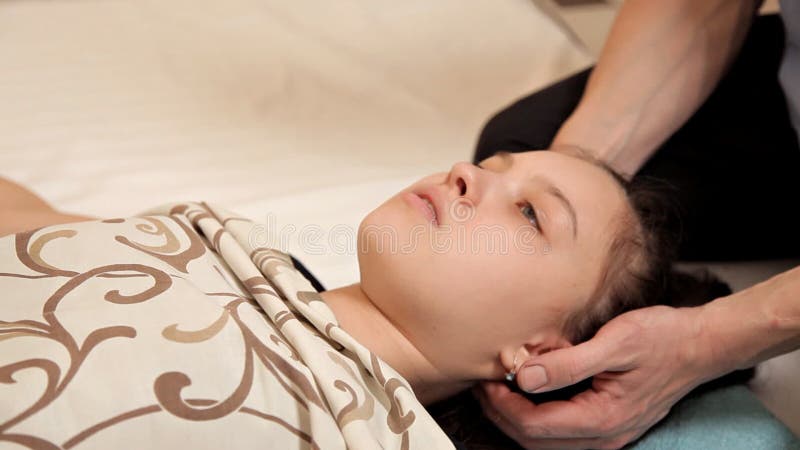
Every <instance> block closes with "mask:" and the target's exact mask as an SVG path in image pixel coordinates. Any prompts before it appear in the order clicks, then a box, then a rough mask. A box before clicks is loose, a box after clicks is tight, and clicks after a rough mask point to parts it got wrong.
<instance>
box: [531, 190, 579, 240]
mask: <svg viewBox="0 0 800 450" xmlns="http://www.w3.org/2000/svg"><path fill="white" fill-rule="evenodd" d="M532 179H534V180H540V181H541V182H542V183H544V185H545V192H546V193H548V194H550V195H552V196H553V197H555V198H557V199H558V200H559V201H560V202H561V204H562V205H563V206H564V208H565V209H566V210H567V212H568V213H569V219H570V223H571V224H572V240H573V241H574V240H575V239H576V238H577V236H578V216H577V214H575V208H573V207H572V203H570V201H569V199H568V198H567V197H566V196H565V195H564V193H563V192H561V189H559V188H557V187H556V186H555V185H554V184H553V183H551V182H550V180H548V179H547V178H544V177H541V176H534V177H533V178H532Z"/></svg>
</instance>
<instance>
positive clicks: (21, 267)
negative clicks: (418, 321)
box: [0, 202, 453, 450]
mask: <svg viewBox="0 0 800 450" xmlns="http://www.w3.org/2000/svg"><path fill="white" fill-rule="evenodd" d="M263 226H264V225H260V224H255V223H253V222H251V221H249V220H246V219H243V218H241V217H237V216H236V215H234V214H231V213H229V212H226V211H225V210H223V209H220V208H216V207H213V206H211V205H207V204H204V203H191V202H190V203H181V204H170V205H163V206H161V207H158V208H156V209H153V210H149V211H147V212H145V213H144V214H142V215H140V216H139V217H131V218H125V219H110V220H103V221H90V222H81V223H72V224H63V225H54V226H49V227H45V228H42V229H38V230H33V231H29V232H24V233H19V234H17V235H12V236H7V237H4V238H2V239H0V292H2V296H0V441H6V442H12V443H15V444H18V445H20V446H22V447H28V448H37V449H50V448H66V449H68V448H72V447H77V448H102V449H107V448H114V449H128V448H130V449H142V448H148V449H160V448H164V449H167V448H168V449H173V448H207V449H237V448H238V449H241V448H276V449H288V448H324V449H338V448H341V449H344V448H355V449H370V450H372V449H376V448H397V449H409V448H424V449H438V448H448V449H449V448H453V444H452V443H451V442H450V440H449V439H448V438H447V436H446V435H445V434H444V433H443V432H442V430H441V429H440V428H439V427H438V425H437V424H436V423H435V422H434V421H433V419H432V418H431V417H430V415H429V414H428V413H427V411H426V410H425V409H424V408H423V407H422V405H421V404H420V403H419V401H418V400H417V399H416V397H415V396H414V394H413V392H412V390H411V388H410V386H409V385H408V383H407V381H406V380H404V379H403V378H402V377H401V376H400V375H399V374H398V373H396V372H395V371H394V370H393V369H392V368H391V367H389V366H388V365H387V364H386V363H384V362H382V361H381V360H380V359H379V358H378V357H376V356H375V355H374V354H372V353H371V352H370V351H369V350H367V349H366V348H365V347H364V346H362V345H361V344H359V343H358V342H356V341H355V340H354V339H353V338H352V337H351V336H349V335H348V334H347V333H345V332H344V331H343V330H342V329H340V328H339V327H338V324H337V321H336V318H335V317H334V316H333V313H332V311H331V310H330V309H329V308H328V307H327V305H326V304H325V303H324V302H322V301H321V298H320V296H319V294H318V293H317V292H316V291H315V290H314V289H313V287H312V286H311V284H310V283H309V282H308V280H306V279H305V278H304V277H303V276H302V275H301V274H300V273H299V272H298V271H297V269H296V268H295V267H294V266H293V265H292V263H291V260H290V258H289V256H288V255H286V254H285V253H282V252H280V251H277V250H275V249H272V248H269V247H262V246H258V245H257V244H258V243H259V239H258V237H259V236H260V235H262V234H261V233H264V232H265V231H267V230H264V229H263V228H260V227H263ZM0 446H2V445H0ZM15 448H16V446H15Z"/></svg>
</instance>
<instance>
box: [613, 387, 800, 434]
mask: <svg viewBox="0 0 800 450" xmlns="http://www.w3.org/2000/svg"><path fill="white" fill-rule="evenodd" d="M626 448H629V449H632V450H676V449H680V450H694V449H697V450H700V449H702V450H708V449H726V450H739V449H741V450H754V449H758V450H762V449H763V450H772V449H776V450H790V449H791V450H794V449H797V450H800V439H798V438H797V437H796V436H794V435H793V434H792V432H791V431H789V429H788V428H786V427H785V426H784V425H783V424H782V423H781V422H780V421H778V420H777V419H776V418H775V417H774V416H773V415H772V414H771V413H770V412H769V411H768V410H767V409H766V408H764V406H763V405H762V404H761V402H760V401H759V400H758V399H757V398H756V397H755V395H753V393H752V392H751V391H750V390H749V389H747V387H745V386H743V385H735V386H729V387H726V388H721V389H717V390H713V391H710V392H706V393H703V394H701V395H698V396H696V397H693V398H688V399H686V400H684V401H683V402H681V403H679V404H678V405H676V406H675V407H674V408H673V410H672V413H671V414H670V415H669V416H668V417H667V418H666V419H665V420H664V421H663V422H661V423H660V424H658V425H657V426H655V427H654V428H653V429H652V430H651V431H650V432H648V433H647V434H645V435H644V437H642V439H640V440H639V441H637V442H635V443H634V444H631V445H629V446H627V447H626Z"/></svg>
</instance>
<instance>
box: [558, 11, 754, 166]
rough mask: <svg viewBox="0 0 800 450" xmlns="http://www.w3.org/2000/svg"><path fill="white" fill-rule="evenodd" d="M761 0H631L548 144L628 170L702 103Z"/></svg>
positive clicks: (735, 47)
mask: <svg viewBox="0 0 800 450" xmlns="http://www.w3.org/2000/svg"><path fill="white" fill-rule="evenodd" d="M758 4H760V1H756V0H704V1H697V0H659V1H653V0H628V1H626V2H625V3H624V4H623V5H622V7H621V9H620V12H619V15H618V16H617V19H616V21H615V22H614V25H613V27H612V28H611V32H610V34H609V37H608V40H607V41H606V44H605V46H604V48H603V51H602V53H601V55H600V58H599V59H598V62H597V65H596V66H595V68H594V70H593V71H592V74H591V76H590V78H589V81H588V84H587V86H586V91H585V92H584V95H583V97H582V99H581V101H580V103H579V105H578V107H577V108H576V110H575V111H574V112H573V114H572V115H571V116H570V117H569V119H568V120H567V121H566V122H565V123H564V125H563V126H562V128H561V129H560V130H559V132H558V134H557V135H556V137H555V140H554V142H553V145H552V148H553V149H556V148H557V147H559V146H577V147H581V148H583V149H585V150H588V151H589V152H591V153H592V154H594V156H596V157H598V158H599V159H601V160H604V161H605V162H607V163H609V164H610V165H611V167H613V168H614V169H616V170H618V171H620V172H622V173H624V174H628V175H633V174H634V173H635V172H636V171H637V170H638V169H639V168H640V167H641V166H642V165H643V164H644V163H645V162H646V160H647V159H648V158H649V157H650V155H652V153H653V152H655V150H656V149H657V148H658V147H659V146H660V145H661V144H662V143H663V142H664V141H665V140H666V139H667V138H668V137H669V136H670V135H671V134H672V133H673V132H675V131H676V130H677V129H678V128H679V127H680V126H681V125H682V124H683V123H684V122H685V121H686V120H687V119H688V118H689V117H690V116H691V114H693V113H694V111H696V110H697V108H698V107H699V106H700V105H701V104H702V103H703V101H704V100H705V99H706V98H707V97H708V95H709V94H710V93H711V91H712V90H713V88H714V86H715V85H716V84H717V82H718V81H719V79H720V78H721V76H722V74H723V73H724V71H725V69H726V68H727V67H728V65H729V63H730V61H731V60H732V59H733V57H734V56H735V55H736V54H737V53H738V51H739V49H740V47H741V44H742V42H743V40H744V37H745V35H746V33H747V30H748V29H749V26H750V24H751V22H752V19H753V16H754V14H755V12H756V10H757V6H758Z"/></svg>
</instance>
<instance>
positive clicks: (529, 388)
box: [517, 366, 547, 393]
mask: <svg viewBox="0 0 800 450" xmlns="http://www.w3.org/2000/svg"><path fill="white" fill-rule="evenodd" d="M517 376H518V377H519V387H520V388H521V389H522V390H523V391H525V392H529V393H533V392H534V391H536V389H539V388H540V387H542V386H544V385H545V384H547V372H545V370H544V367H542V366H528V367H523V368H522V370H521V371H520V373H519V375H517Z"/></svg>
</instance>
